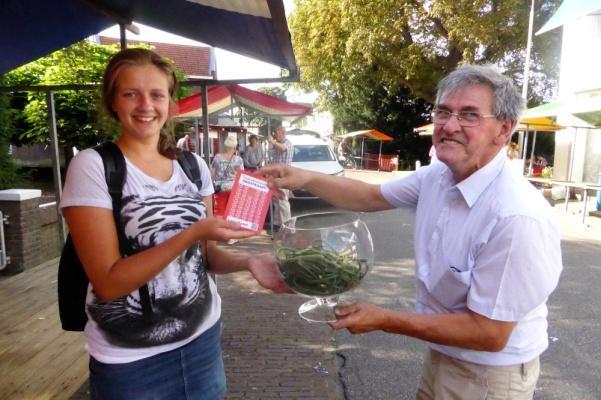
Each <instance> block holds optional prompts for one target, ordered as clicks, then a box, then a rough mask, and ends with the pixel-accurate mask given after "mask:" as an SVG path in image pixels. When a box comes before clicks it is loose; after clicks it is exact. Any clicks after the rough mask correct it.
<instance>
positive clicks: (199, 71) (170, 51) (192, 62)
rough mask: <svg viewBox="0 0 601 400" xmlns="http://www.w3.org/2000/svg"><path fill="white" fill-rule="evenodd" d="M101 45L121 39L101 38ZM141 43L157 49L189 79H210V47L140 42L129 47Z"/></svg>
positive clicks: (132, 43) (130, 42) (130, 41)
mask: <svg viewBox="0 0 601 400" xmlns="http://www.w3.org/2000/svg"><path fill="white" fill-rule="evenodd" d="M100 43H101V44H115V43H117V44H118V43H119V39H115V38H111V37H106V36H100ZM141 43H145V44H148V45H150V46H152V47H154V48H155V51H156V52H157V53H158V54H159V55H160V56H161V57H166V58H169V59H170V60H172V61H173V63H174V64H175V65H176V66H177V68H179V70H180V71H182V73H183V74H184V75H186V76H187V77H210V76H212V75H211V72H210V71H209V66H210V57H211V48H210V47H208V46H190V45H182V44H173V43H159V42H148V41H144V42H142V41H139V40H128V41H127V45H128V46H136V45H139V44H141Z"/></svg>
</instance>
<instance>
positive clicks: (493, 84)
mask: <svg viewBox="0 0 601 400" xmlns="http://www.w3.org/2000/svg"><path fill="white" fill-rule="evenodd" d="M470 85H486V86H488V87H490V88H491V89H492V91H493V104H492V110H491V111H492V113H493V114H495V115H496V116H497V118H499V119H513V120H515V121H516V125H517V122H519V120H520V115H521V114H522V111H523V110H524V106H525V101H524V99H523V98H522V96H521V95H520V93H519V92H518V90H517V89H516V87H515V85H514V84H513V82H512V81H511V79H509V78H507V77H506V76H504V75H503V74H501V73H500V72H499V71H498V70H497V68H496V67H494V66H493V65H462V66H460V67H459V68H457V69H456V70H455V71H453V72H451V73H450V74H449V75H447V76H445V77H444V78H443V79H442V80H441V81H440V82H439V83H438V92H437V93H436V103H435V104H437V105H438V103H439V102H440V99H441V97H442V95H443V94H445V93H452V92H454V91H456V90H458V89H461V88H463V87H466V86H470Z"/></svg>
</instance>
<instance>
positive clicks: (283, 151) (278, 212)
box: [268, 126, 294, 229]
mask: <svg viewBox="0 0 601 400" xmlns="http://www.w3.org/2000/svg"><path fill="white" fill-rule="evenodd" d="M268 141H269V160H268V163H269V164H271V165H273V164H284V165H290V163H292V156H293V155H294V146H293V144H292V142H290V140H288V139H286V130H285V129H284V127H283V126H278V127H277V128H275V131H274V134H273V136H269V138H268ZM288 195H289V193H288V191H287V190H286V189H282V192H281V196H280V197H275V196H274V197H273V200H272V202H273V206H274V207H273V208H274V213H273V214H274V215H273V216H272V218H273V224H274V229H279V227H280V225H282V224H283V223H284V222H285V221H287V220H288V219H290V217H291V214H290V202H289V201H288Z"/></svg>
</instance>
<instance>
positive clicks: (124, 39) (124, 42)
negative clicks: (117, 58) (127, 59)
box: [119, 23, 127, 50]
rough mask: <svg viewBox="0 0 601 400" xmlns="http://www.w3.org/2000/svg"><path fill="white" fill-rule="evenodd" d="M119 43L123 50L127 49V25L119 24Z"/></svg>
mask: <svg viewBox="0 0 601 400" xmlns="http://www.w3.org/2000/svg"><path fill="white" fill-rule="evenodd" d="M119 43H120V44H121V50H123V49H126V48H127V36H126V34H125V24H123V23H121V24H119Z"/></svg>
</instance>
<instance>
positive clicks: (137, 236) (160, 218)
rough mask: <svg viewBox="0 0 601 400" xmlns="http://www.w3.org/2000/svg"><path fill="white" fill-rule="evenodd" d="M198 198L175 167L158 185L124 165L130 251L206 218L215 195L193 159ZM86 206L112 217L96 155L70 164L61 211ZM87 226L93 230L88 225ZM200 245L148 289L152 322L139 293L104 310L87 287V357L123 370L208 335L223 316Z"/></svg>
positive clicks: (203, 166)
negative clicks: (198, 174) (208, 200)
mask: <svg viewBox="0 0 601 400" xmlns="http://www.w3.org/2000/svg"><path fill="white" fill-rule="evenodd" d="M196 160H197V161H198V165H199V168H200V172H201V179H202V189H201V190H200V192H199V191H198V188H197V187H196V185H195V184H194V183H192V182H191V181H190V180H189V179H188V178H187V177H186V175H185V173H184V171H183V170H182V169H181V167H180V165H179V163H178V162H177V161H175V160H174V161H173V175H172V176H171V177H170V178H169V180H167V181H160V180H157V179H155V178H152V177H149V176H148V175H146V174H144V173H143V172H142V171H141V170H140V169H138V168H137V167H136V166H135V165H133V164H132V163H131V162H129V160H127V159H126V165H127V168H126V169H127V174H126V179H125V184H124V186H123V196H122V209H121V218H122V221H123V224H124V227H125V234H126V237H127V238H128V239H129V241H130V243H131V246H132V249H133V250H134V251H142V250H144V249H147V248H150V247H152V246H155V245H157V244H158V243H161V242H163V241H165V240H167V239H169V238H170V237H172V236H174V235H176V234H177V233H179V232H180V231H182V230H183V229H185V228H186V227H188V226H189V225H190V224H192V223H193V222H195V221H198V220H200V219H203V218H206V206H205V204H204V202H203V201H202V200H203V197H204V196H208V195H211V194H212V193H213V186H212V184H211V174H210V172H209V169H208V167H207V165H206V163H205V162H204V161H203V160H202V159H201V158H200V157H198V156H196ZM70 206H87V207H100V208H107V209H112V201H111V197H110V195H109V193H108V190H107V184H106V180H105V177H104V167H103V164H102V159H101V157H100V155H99V154H98V153H97V152H96V151H95V150H93V149H87V150H84V151H82V152H80V153H79V154H77V156H76V157H75V158H73V160H72V161H71V164H70V166H69V170H68V172H67V178H66V181H65V187H64V191H63V198H62V200H61V203H60V207H61V209H63V208H66V207H70ZM90 223H93V222H92V221H91V222H90ZM204 264H205V263H204V260H203V257H202V254H201V252H200V247H199V245H198V243H196V244H195V245H193V246H191V247H190V248H189V249H188V250H186V251H185V252H184V253H182V254H181V255H180V256H179V257H177V258H176V259H175V260H173V261H172V262H171V263H170V264H169V265H168V266H167V267H165V269H163V271H162V272H160V273H159V274H158V275H157V276H156V277H155V278H153V279H152V280H151V281H150V282H148V284H147V286H148V290H149V294H150V299H151V306H152V313H150V314H151V315H148V313H147V314H143V313H142V305H141V302H140V295H139V293H138V291H137V290H136V291H134V292H132V293H130V294H129V295H127V296H124V297H123V298H121V299H117V300H114V301H111V302H109V303H103V302H101V301H99V299H98V298H97V297H96V296H95V294H94V291H93V289H92V286H91V285H89V287H88V295H87V299H86V305H87V307H86V311H87V314H88V317H89V320H88V323H87V325H86V327H85V335H86V349H87V350H88V352H89V353H90V355H92V356H93V357H94V358H96V359H97V360H99V361H101V362H104V363H126V362H132V361H136V360H139V359H142V358H147V357H151V356H153V355H156V354H159V353H162V352H166V351H169V350H173V349H175V348H178V347H180V346H183V345H184V344H186V343H188V342H190V341H192V340H194V338H196V337H198V335H200V334H201V333H202V332H204V331H206V330H207V329H209V328H210V327H212V326H213V325H214V324H215V323H216V322H217V321H218V319H219V317H220V315H221V299H220V297H219V294H218V293H217V288H216V286H215V283H214V282H213V280H212V279H211V278H210V277H209V275H208V274H207V271H206V268H205V265H204Z"/></svg>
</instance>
